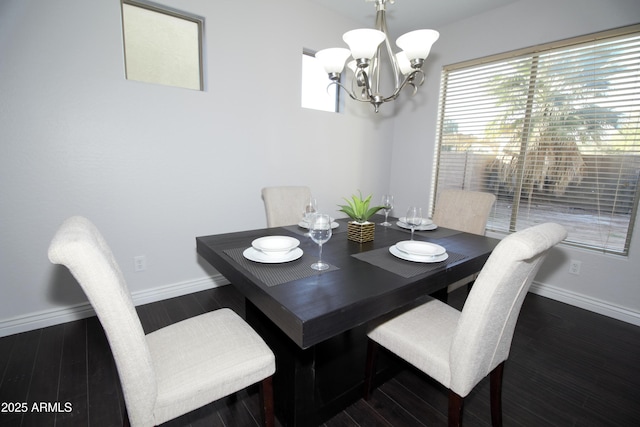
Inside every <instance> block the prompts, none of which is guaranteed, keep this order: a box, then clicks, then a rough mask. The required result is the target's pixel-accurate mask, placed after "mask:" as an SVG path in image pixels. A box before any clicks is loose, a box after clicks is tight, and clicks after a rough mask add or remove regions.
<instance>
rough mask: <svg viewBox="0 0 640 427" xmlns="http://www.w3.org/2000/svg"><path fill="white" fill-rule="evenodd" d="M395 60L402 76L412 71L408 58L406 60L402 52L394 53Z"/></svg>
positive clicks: (405, 55)
mask: <svg viewBox="0 0 640 427" xmlns="http://www.w3.org/2000/svg"><path fill="white" fill-rule="evenodd" d="M396 60H397V61H398V67H400V72H401V73H402V74H404V75H407V74H409V73H411V72H412V71H413V67H412V66H411V61H409V58H407V54H406V53H405V51H404V50H401V51H400V52H398V53H396Z"/></svg>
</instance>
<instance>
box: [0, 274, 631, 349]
mask: <svg viewBox="0 0 640 427" xmlns="http://www.w3.org/2000/svg"><path fill="white" fill-rule="evenodd" d="M227 284H229V281H228V280H227V279H225V278H224V276H222V275H220V274H217V275H215V276H210V277H204V278H201V279H195V280H189V281H185V282H180V283H174V284H171V285H166V286H161V287H158V288H153V289H149V290H144V291H138V292H134V293H133V294H132V295H131V296H132V298H133V303H134V304H135V305H142V304H148V303H151V302H155V301H161V300H164V299H169V298H174V297H178V296H181V295H186V294H189V293H193V292H199V291H203V290H205V289H210V288H215V287H217V286H223V285H227ZM531 293H534V294H536V295H540V296H543V297H546V298H550V299H552V300H555V301H560V302H563V303H566V304H569V305H572V306H575V307H580V308H582V309H585V310H588V311H591V312H594V313H598V314H602V315H604V316H607V317H611V318H613V319H617V320H621V321H623V322H626V323H631V324H633V325H636V326H640V313H638V312H635V311H631V310H629V309H626V308H624V307H620V306H616V305H614V304H610V303H606V302H603V301H601V300H597V299H594V298H590V297H588V296H585V295H581V294H578V293H575V292H571V291H567V290H566V289H561V288H557V287H555V286H551V285H545V284H542V283H535V282H534V283H533V284H532V285H531ZM93 315H95V312H94V311H93V308H91V305H90V304H89V303H88V302H87V303H81V304H76V305H73V306H67V307H63V308H59V309H52V310H44V311H41V312H37V313H30V314H27V315H23V316H17V317H13V318H10V319H5V320H1V321H0V337H5V336H8V335H13V334H17V333H20V332H26V331H31V330H34V329H40V328H46V327H48V326H53V325H58V324H61V323H66V322H72V321H74V320H79V319H83V318H85V317H90V316H93Z"/></svg>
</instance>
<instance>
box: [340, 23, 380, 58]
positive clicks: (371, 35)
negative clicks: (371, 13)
mask: <svg viewBox="0 0 640 427" xmlns="http://www.w3.org/2000/svg"><path fill="white" fill-rule="evenodd" d="M386 37H387V36H385V34H384V33H383V32H382V31H378V30H372V29H370V28H363V29H360V30H351V31H347V32H346V33H344V35H343V36H342V40H344V42H345V43H346V44H348V45H349V49H351V55H352V56H353V57H354V58H355V59H371V58H373V55H375V54H376V50H377V49H378V46H380V43H382V41H383V40H384V39H385V38H386Z"/></svg>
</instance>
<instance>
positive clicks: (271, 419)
mask: <svg viewBox="0 0 640 427" xmlns="http://www.w3.org/2000/svg"><path fill="white" fill-rule="evenodd" d="M260 401H261V403H262V405H261V411H262V425H264V427H274V426H275V409H274V403H273V377H267V378H265V379H264V380H262V382H261V383H260Z"/></svg>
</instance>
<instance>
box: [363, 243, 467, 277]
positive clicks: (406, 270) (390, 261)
mask: <svg viewBox="0 0 640 427" xmlns="http://www.w3.org/2000/svg"><path fill="white" fill-rule="evenodd" d="M448 254H449V258H447V259H446V260H444V261H441V262H434V263H422V262H412V261H405V260H403V259H400V258H398V257H396V256H394V255H392V254H391V253H390V252H389V248H380V249H374V250H372V251H368V252H362V253H359V254H354V255H351V256H352V257H354V258H357V259H359V260H360V261H364V262H368V263H369V264H372V265H375V266H376V267H380V268H382V269H384V270H387V271H390V272H392V273H394V274H397V275H398V276H402V277H404V278H406V279H408V278H410V277H413V276H418V275H420V274H424V273H428V272H430V271H434V270H437V269H440V268H445V267H446V266H447V265H448V264H452V263H454V262H458V261H462V260H463V259H465V258H466V256H465V255H460V254H457V253H455V252H448Z"/></svg>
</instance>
